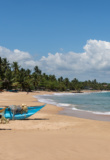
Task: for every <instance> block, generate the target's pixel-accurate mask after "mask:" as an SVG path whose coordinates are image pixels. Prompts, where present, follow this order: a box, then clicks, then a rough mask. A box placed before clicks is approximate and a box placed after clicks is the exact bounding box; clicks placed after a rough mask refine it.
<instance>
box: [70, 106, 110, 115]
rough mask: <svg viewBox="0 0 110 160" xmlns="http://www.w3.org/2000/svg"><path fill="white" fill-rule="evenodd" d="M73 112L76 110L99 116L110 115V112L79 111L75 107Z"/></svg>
mask: <svg viewBox="0 0 110 160" xmlns="http://www.w3.org/2000/svg"><path fill="white" fill-rule="evenodd" d="M72 110H74V111H81V112H89V113H92V114H97V115H110V112H98V111H96V112H95V111H86V110H81V109H77V108H75V107H73V108H72Z"/></svg>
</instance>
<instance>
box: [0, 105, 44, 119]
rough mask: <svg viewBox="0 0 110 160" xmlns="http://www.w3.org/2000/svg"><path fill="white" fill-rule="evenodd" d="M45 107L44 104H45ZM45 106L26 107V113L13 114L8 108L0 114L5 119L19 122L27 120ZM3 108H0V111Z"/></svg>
mask: <svg viewBox="0 0 110 160" xmlns="http://www.w3.org/2000/svg"><path fill="white" fill-rule="evenodd" d="M45 105H46V104H45ZM45 105H42V106H32V107H31V106H29V107H27V112H26V113H22V114H21V113H19V112H18V113H14V112H12V110H11V109H10V108H6V109H5V110H4V113H3V114H2V115H3V116H4V117H5V118H6V119H10V120H12V119H14V120H20V119H25V118H28V117H30V116H32V115H33V114H35V113H36V112H38V111H39V110H41V109H42V108H43V107H44V106H45ZM2 109H3V108H0V110H2Z"/></svg>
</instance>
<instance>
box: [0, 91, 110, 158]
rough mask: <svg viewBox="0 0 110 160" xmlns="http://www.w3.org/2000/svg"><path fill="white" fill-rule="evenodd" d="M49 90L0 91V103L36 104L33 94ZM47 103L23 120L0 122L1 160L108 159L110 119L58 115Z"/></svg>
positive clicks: (57, 111)
mask: <svg viewBox="0 0 110 160" xmlns="http://www.w3.org/2000/svg"><path fill="white" fill-rule="evenodd" d="M47 93H48V94H51V93H50V92H36V93H29V94H27V93H26V92H19V93H10V92H3V93H0V105H11V104H17V105H20V104H22V103H24V104H27V105H28V106H29V105H31V106H34V105H36V104H37V105H40V104H41V103H39V102H38V101H37V99H35V98H34V97H33V95H39V94H47ZM61 110H62V108H60V107H56V106H53V105H49V104H47V105H46V107H44V108H43V109H42V110H41V111H39V112H38V113H36V114H35V115H33V116H32V117H30V118H29V119H27V120H16V121H10V122H9V124H0V137H1V141H0V142H1V145H0V159H1V160H12V159H14V160H25V159H27V160H30V159H33V160H36V159H38V160H44V159H46V160H56V159H57V160H73V159H75V160H93V159H94V160H105V159H106V160H109V159H110V143H109V142H110V122H104V121H96V120H89V119H83V118H77V117H71V116H66V115H59V114H58V113H59V111H61Z"/></svg>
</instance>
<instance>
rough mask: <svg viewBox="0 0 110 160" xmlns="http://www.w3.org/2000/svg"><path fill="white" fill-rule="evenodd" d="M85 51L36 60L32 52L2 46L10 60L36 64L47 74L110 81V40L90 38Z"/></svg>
mask: <svg viewBox="0 0 110 160" xmlns="http://www.w3.org/2000/svg"><path fill="white" fill-rule="evenodd" d="M83 49H84V52H83V53H75V52H73V51H71V52H68V53H65V54H64V53H58V52H57V53H55V54H51V53H48V56H47V57H45V56H43V57H42V58H41V59H40V60H38V61H35V60H34V59H33V57H32V56H31V54H30V53H28V52H24V51H20V50H18V49H15V50H14V51H11V50H9V49H7V48H4V47H2V46H1V47H0V56H1V57H6V58H7V59H8V60H9V61H10V62H13V61H17V62H18V63H19V64H20V65H21V66H22V67H25V68H30V69H32V68H33V67H34V66H35V65H38V66H39V68H40V69H41V70H42V71H43V72H45V73H47V74H55V75H56V76H58V77H59V76H64V77H69V78H70V79H73V78H74V77H76V78H78V79H79V80H85V79H86V80H88V79H94V78H96V79H97V80H98V81H109V74H110V42H106V41H101V40H99V41H98V40H88V41H87V43H86V45H85V46H84V48H83Z"/></svg>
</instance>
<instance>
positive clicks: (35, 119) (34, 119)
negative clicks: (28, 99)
mask: <svg viewBox="0 0 110 160" xmlns="http://www.w3.org/2000/svg"><path fill="white" fill-rule="evenodd" d="M20 120H23V121H29V120H33V121H37V120H40V121H42V120H49V119H48V118H29V119H20Z"/></svg>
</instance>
